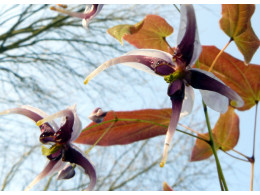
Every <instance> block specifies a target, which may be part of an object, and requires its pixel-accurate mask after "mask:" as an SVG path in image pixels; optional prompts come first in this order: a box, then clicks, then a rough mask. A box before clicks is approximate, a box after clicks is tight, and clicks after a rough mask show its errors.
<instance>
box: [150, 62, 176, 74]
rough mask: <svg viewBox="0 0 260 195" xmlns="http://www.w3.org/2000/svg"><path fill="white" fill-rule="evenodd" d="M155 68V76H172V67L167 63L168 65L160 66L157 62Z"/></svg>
mask: <svg viewBox="0 0 260 195" xmlns="http://www.w3.org/2000/svg"><path fill="white" fill-rule="evenodd" d="M157 64H158V65H157V66H156V68H155V70H154V72H155V73H156V74H159V75H161V76H167V75H169V74H172V73H173V72H174V69H173V68H172V66H170V65H169V63H167V64H168V65H165V64H164V63H163V64H160V63H159V62H157Z"/></svg>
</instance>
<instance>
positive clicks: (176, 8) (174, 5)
mask: <svg viewBox="0 0 260 195" xmlns="http://www.w3.org/2000/svg"><path fill="white" fill-rule="evenodd" d="M173 6H174V7H175V8H176V9H177V11H178V12H179V13H181V11H180V9H179V8H178V7H177V5H176V4H173Z"/></svg>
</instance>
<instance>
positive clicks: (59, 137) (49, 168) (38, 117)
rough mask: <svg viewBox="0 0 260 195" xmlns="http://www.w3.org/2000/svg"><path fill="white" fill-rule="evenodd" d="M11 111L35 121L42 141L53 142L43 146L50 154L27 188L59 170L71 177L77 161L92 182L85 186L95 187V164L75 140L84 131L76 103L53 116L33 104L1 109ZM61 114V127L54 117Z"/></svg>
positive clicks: (45, 151) (61, 173)
mask: <svg viewBox="0 0 260 195" xmlns="http://www.w3.org/2000/svg"><path fill="white" fill-rule="evenodd" d="M11 113H16V114H21V115H24V116H27V117H28V118H30V119H32V120H33V121H34V122H36V124H37V125H38V126H39V127H40V130H41V135H40V142H41V143H43V144H51V147H50V148H49V149H48V148H46V147H44V146H43V147H42V153H43V155H45V156H46V157H47V158H48V163H47V165H46V167H45V168H44V169H43V170H42V172H41V173H40V174H39V175H38V176H37V177H36V178H35V179H34V180H33V181H32V182H31V183H30V184H29V185H28V186H27V188H26V189H25V190H29V189H31V188H32V187H33V186H34V185H35V184H36V183H38V182H39V181H40V180H41V179H43V178H44V177H46V176H48V175H51V174H54V173H56V172H59V173H58V177H57V179H70V178H72V177H73V176H74V175H75V171H74V167H75V165H79V166H81V167H82V168H83V169H84V171H85V173H86V174H88V175H89V178H90V183H89V186H88V187H87V189H86V190H92V189H93V188H94V186H95V184H96V171H95V168H94V166H93V164H92V163H91V162H90V160H89V159H88V158H87V157H86V156H85V155H84V153H83V152H81V151H80V149H79V148H77V147H76V146H75V145H73V144H72V142H73V141H74V140H75V139H77V137H78V136H79V134H80V133H81V121H80V120H79V117H78V115H77V113H76V106H75V105H73V106H70V107H68V108H67V109H65V110H62V111H60V112H58V113H56V114H53V115H50V116H48V115H47V114H46V113H45V112H43V111H42V110H40V109H38V108H34V107H32V106H21V107H19V108H13V109H8V110H5V111H3V112H0V115H2V114H11ZM60 117H61V125H60V127H59V126H58V125H57V124H56V122H55V121H54V119H56V118H60ZM68 163H69V164H68Z"/></svg>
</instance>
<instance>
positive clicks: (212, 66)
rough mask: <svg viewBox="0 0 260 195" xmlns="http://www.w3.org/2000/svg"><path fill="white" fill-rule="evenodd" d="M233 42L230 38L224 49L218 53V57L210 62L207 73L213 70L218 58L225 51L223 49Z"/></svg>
mask: <svg viewBox="0 0 260 195" xmlns="http://www.w3.org/2000/svg"><path fill="white" fill-rule="evenodd" d="M232 41H233V39H232V38H231V39H230V40H229V41H228V43H227V44H226V45H225V47H224V48H223V49H222V50H221V51H220V52H219V53H218V55H217V56H216V58H215V59H214V61H213V62H212V64H211V66H210V68H209V70H208V71H209V72H211V71H212V69H213V68H214V65H215V64H216V62H217V60H218V58H219V57H220V55H221V54H222V53H223V52H224V51H225V49H226V48H227V47H228V46H229V44H230V43H231V42H232Z"/></svg>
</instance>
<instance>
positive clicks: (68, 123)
mask: <svg viewBox="0 0 260 195" xmlns="http://www.w3.org/2000/svg"><path fill="white" fill-rule="evenodd" d="M66 112H67V113H66V119H65V123H64V124H63V125H62V126H61V127H60V129H59V130H58V131H57V132H56V133H55V141H56V143H67V142H68V141H69V140H70V138H71V134H72V131H73V129H72V127H73V123H74V114H73V112H72V111H71V110H66Z"/></svg>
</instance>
